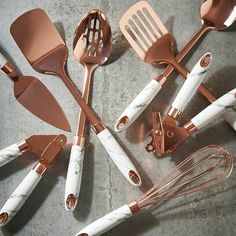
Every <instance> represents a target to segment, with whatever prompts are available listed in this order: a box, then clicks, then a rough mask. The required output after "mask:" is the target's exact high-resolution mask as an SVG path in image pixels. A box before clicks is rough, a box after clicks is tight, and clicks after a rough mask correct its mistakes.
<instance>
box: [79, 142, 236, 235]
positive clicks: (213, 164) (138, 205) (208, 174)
mask: <svg viewBox="0 0 236 236" xmlns="http://www.w3.org/2000/svg"><path fill="white" fill-rule="evenodd" d="M232 168H233V158H232V156H231V154H230V153H228V151H227V150H225V149H223V148H221V147H219V146H208V147H205V148H203V149H201V150H199V151H197V152H196V153H194V154H192V155H191V156H189V157H187V158H186V159H185V160H184V161H183V162H181V163H180V164H179V165H177V166H176V167H175V168H174V169H173V170H171V171H170V172H169V173H168V174H167V175H165V176H164V177H163V178H161V179H160V180H159V181H158V182H157V183H156V184H155V185H154V186H153V187H152V188H151V189H150V190H149V191H147V192H146V193H145V194H144V195H143V196H141V197H139V198H138V199H137V200H134V201H132V202H130V203H129V204H126V205H124V206H122V207H120V208H118V209H117V210H114V211H113V212H111V213H109V214H107V215H105V216H103V217H102V218H100V219H98V220H96V221H95V222H93V223H91V224H90V225H88V226H87V227H85V228H84V229H82V230H81V231H80V232H79V233H77V234H76V236H92V235H93V236H96V235H101V234H103V233H105V232H107V231H108V230H110V229H112V228H113V227H115V226H117V225H118V224H120V223H121V222H123V221H124V220H126V219H128V218H130V217H131V216H133V215H135V214H137V213H139V212H140V211H141V210H142V209H143V208H146V207H150V206H153V205H157V204H161V203H162V202H164V201H167V200H169V199H172V198H175V197H179V196H183V195H186V194H188V193H193V192H196V191H199V190H202V189H205V188H208V187H210V186H213V185H216V184H218V183H221V182H222V181H224V180H225V179H227V178H228V176H229V175H230V173H231V172H232Z"/></svg>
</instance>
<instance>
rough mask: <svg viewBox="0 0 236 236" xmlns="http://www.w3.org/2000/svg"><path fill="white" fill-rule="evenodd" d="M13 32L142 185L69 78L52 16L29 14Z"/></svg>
mask: <svg viewBox="0 0 236 236" xmlns="http://www.w3.org/2000/svg"><path fill="white" fill-rule="evenodd" d="M29 22H30V24H29ZM10 31H11V34H12V36H13V38H14V40H15V41H16V43H17V45H18V46H19V48H20V49H21V51H22V53H23V54H24V56H25V57H26V59H27V60H28V61H29V63H30V64H31V66H32V67H33V68H34V69H35V70H36V71H38V72H40V73H46V74H53V75H56V76H58V77H60V78H61V79H62V80H63V82H64V83H65V85H66V87H67V88H68V89H69V91H70V92H71V94H72V95H73V97H74V98H75V100H76V101H77V102H78V104H79V105H80V107H81V109H82V111H83V113H84V114H85V116H86V118H87V119H88V121H89V122H90V124H91V126H92V129H93V131H94V132H95V133H96V135H97V137H98V138H99V139H100V141H101V143H102V145H103V146H104V147H105V149H106V151H107V152H108V154H109V155H110V157H111V158H112V160H113V161H114V163H115V164H116V166H117V167H118V169H119V170H120V171H121V173H122V174H123V175H124V176H125V178H126V179H127V180H128V181H129V182H130V183H131V184H133V185H136V186H140V185H141V178H140V176H139V174H138V171H137V170H136V168H135V167H134V165H133V163H132V162H131V161H130V159H129V157H128V156H127V154H126V153H125V152H124V150H123V149H122V148H121V146H120V145H119V144H118V142H117V141H116V140H115V138H114V137H113V136H112V134H111V133H110V131H109V130H108V129H107V128H106V127H105V125H104V124H103V123H102V121H100V119H99V118H98V117H97V115H96V114H95V113H94V112H93V111H92V109H91V108H90V107H89V106H88V105H87V103H86V102H85V101H84V100H83V98H82V96H81V95H80V93H79V91H78V89H77V88H76V87H75V85H74V84H73V83H72V82H71V80H70V79H69V78H68V76H67V75H66V73H65V69H64V67H65V64H66V62H67V58H68V50H67V47H66V45H65V43H64V41H63V40H62V38H61V36H60V35H59V33H58V32H57V30H56V28H55V26H54V25H53V24H52V22H51V20H50V19H49V17H48V15H47V14H46V13H45V12H44V11H43V10H42V9H33V10H31V11H28V12H26V13H24V14H23V15H21V16H20V17H18V18H17V19H16V20H15V21H14V22H13V23H12V25H11V29H10Z"/></svg>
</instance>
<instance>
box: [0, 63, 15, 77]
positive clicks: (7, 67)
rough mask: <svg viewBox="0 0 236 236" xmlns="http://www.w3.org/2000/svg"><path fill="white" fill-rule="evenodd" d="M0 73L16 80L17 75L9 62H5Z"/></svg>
mask: <svg viewBox="0 0 236 236" xmlns="http://www.w3.org/2000/svg"><path fill="white" fill-rule="evenodd" d="M1 71H2V72H3V73H5V74H6V75H7V76H9V77H10V78H12V79H13V78H16V77H17V73H16V70H15V68H14V67H13V65H12V64H10V63H9V62H7V63H6V64H5V65H4V66H3V67H2V68H1Z"/></svg>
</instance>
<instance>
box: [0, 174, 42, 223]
mask: <svg viewBox="0 0 236 236" xmlns="http://www.w3.org/2000/svg"><path fill="white" fill-rule="evenodd" d="M41 177H42V176H41V175H39V174H37V173H36V172H35V171H34V170H31V171H30V172H29V174H28V175H27V176H26V177H25V178H24V179H23V181H22V182H21V183H20V185H19V186H18V187H17V188H16V190H15V191H14V192H13V193H12V195H11V196H10V198H9V199H8V200H7V201H6V203H5V204H4V206H3V207H2V209H1V211H0V218H2V217H3V216H5V219H6V220H3V221H0V226H3V225H5V224H7V223H8V222H9V221H10V220H11V219H12V218H13V217H14V216H15V214H16V213H17V212H18V211H19V210H20V208H21V207H22V206H23V204H24V203H25V201H26V200H27V199H28V197H29V195H30V194H31V193H32V191H33V190H34V188H35V187H36V186H37V184H38V182H39V181H40V179H41Z"/></svg>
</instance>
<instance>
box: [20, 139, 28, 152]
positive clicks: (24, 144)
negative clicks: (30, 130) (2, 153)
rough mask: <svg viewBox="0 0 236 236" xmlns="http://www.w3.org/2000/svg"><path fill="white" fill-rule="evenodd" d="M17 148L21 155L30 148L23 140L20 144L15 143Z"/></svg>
mask: <svg viewBox="0 0 236 236" xmlns="http://www.w3.org/2000/svg"><path fill="white" fill-rule="evenodd" d="M17 146H18V148H19V150H20V152H21V153H23V152H26V151H28V150H29V149H30V146H29V145H28V143H27V142H26V141H25V140H22V141H21V142H19V143H17Z"/></svg>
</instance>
